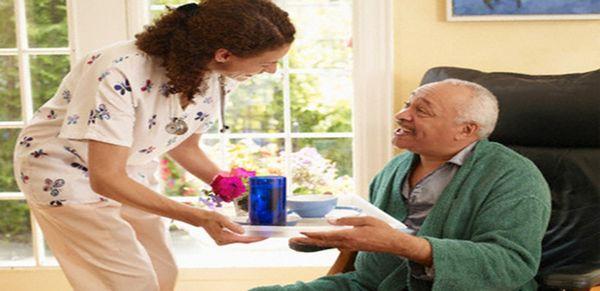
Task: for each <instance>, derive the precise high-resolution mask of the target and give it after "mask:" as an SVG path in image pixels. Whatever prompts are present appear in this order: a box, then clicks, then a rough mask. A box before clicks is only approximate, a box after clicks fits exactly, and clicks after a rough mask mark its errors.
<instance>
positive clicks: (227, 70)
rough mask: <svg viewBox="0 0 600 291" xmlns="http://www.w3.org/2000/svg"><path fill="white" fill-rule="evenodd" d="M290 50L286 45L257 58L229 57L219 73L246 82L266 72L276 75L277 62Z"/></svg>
mask: <svg viewBox="0 0 600 291" xmlns="http://www.w3.org/2000/svg"><path fill="white" fill-rule="evenodd" d="M289 49H290V45H284V46H282V47H280V48H277V49H274V50H271V51H267V52H264V53H261V54H259V55H257V56H253V57H246V58H242V57H237V56H235V55H229V56H228V58H227V61H226V62H224V63H222V64H221V65H220V67H219V69H218V71H219V72H220V73H221V74H224V75H225V76H227V77H229V78H232V79H235V80H237V81H245V80H247V79H249V78H251V77H253V76H255V75H258V74H262V73H264V72H267V73H270V74H274V73H275V72H276V71H277V62H278V61H279V60H280V59H281V58H283V56H285V54H287V52H288V50H289Z"/></svg>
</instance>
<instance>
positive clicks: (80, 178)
mask: <svg viewBox="0 0 600 291" xmlns="http://www.w3.org/2000/svg"><path fill="white" fill-rule="evenodd" d="M294 33H295V29H294V27H293V25H292V24H291V23H290V20H289V18H288V14H287V13H286V12H284V11H282V10H281V9H280V8H278V7H277V6H275V5H274V4H272V3H271V2H270V1H267V0H205V1H202V2H201V3H200V4H187V5H184V6H181V7H179V8H177V9H175V10H170V11H169V12H168V13H167V14H165V15H164V16H162V18H160V19H159V20H158V21H157V22H156V23H155V24H154V25H152V26H150V27H148V28H147V29H146V30H145V31H144V32H142V33H141V34H139V35H137V36H136V41H135V42H124V43H118V44H115V45H113V46H110V47H107V48H104V49H101V50H99V51H97V52H94V53H91V54H90V55H88V56H87V57H86V58H85V59H83V60H82V61H81V62H80V63H78V64H77V65H76V66H75V67H74V69H73V70H72V71H71V72H70V73H69V74H68V75H67V76H66V77H65V79H64V80H63V82H62V84H61V85H60V87H59V89H58V91H57V93H56V95H55V96H54V97H53V98H52V99H50V100H49V101H48V102H47V103H46V104H44V105H43V106H42V107H41V108H40V110H39V111H38V112H37V113H36V114H35V116H34V118H33V120H32V121H31V122H30V123H29V125H28V126H27V127H25V128H24V129H23V131H22V132H21V136H20V138H19V142H18V143H17V145H16V150H15V174H16V176H17V180H18V184H19V187H20V189H21V190H22V191H23V193H25V196H26V197H27V200H28V203H29V205H30V208H31V211H32V212H33V214H34V215H35V217H36V219H37V221H38V223H39V225H40V226H41V228H42V231H43V232H44V235H45V237H46V240H47V242H48V245H49V246H50V248H51V249H52V251H53V253H54V255H55V257H56V258H57V260H58V262H59V263H60V265H61V267H62V269H63V271H64V272H65V274H66V276H67V278H68V280H69V281H70V283H71V285H72V286H73V287H74V288H75V289H76V290H124V289H127V290H129V291H132V290H172V289H173V288H174V285H175V280H176V276H177V267H176V265H175V261H174V259H173V255H172V254H171V251H170V249H169V246H168V240H167V235H168V231H167V228H166V227H165V225H164V224H163V223H162V222H161V216H164V217H168V218H171V219H177V220H180V221H183V222H186V223H189V224H192V225H195V226H199V227H203V228H204V229H205V230H206V232H207V233H208V234H209V235H210V236H211V237H212V238H213V239H214V240H215V242H216V243H217V244H229V243H235V242H241V243H249V242H254V241H257V240H260V239H261V238H256V237H246V236H243V235H242V233H243V229H242V228H241V227H240V226H239V225H237V224H234V223H232V222H231V221H230V220H228V219H227V218H226V217H224V216H222V215H220V214H218V213H215V212H211V211H205V210H201V209H197V208H194V207H190V206H187V205H185V204H182V203H178V202H175V201H172V200H170V199H168V198H166V197H163V196H161V195H159V194H158V193H157V192H155V190H153V189H155V187H156V186H157V181H156V180H155V179H154V173H155V171H156V170H157V165H158V163H157V162H156V160H157V158H158V157H159V156H160V155H161V154H163V153H168V154H169V155H170V156H171V157H172V158H173V159H175V160H176V161H177V162H178V163H179V164H180V165H181V166H183V167H184V168H185V169H186V170H188V171H189V172H190V173H192V174H194V175H195V176H197V177H198V178H200V179H202V180H203V181H205V182H207V183H209V182H211V181H212V180H213V178H214V177H216V176H217V175H218V174H219V173H220V172H222V170H220V169H219V168H218V167H217V166H216V165H215V164H214V163H213V162H212V161H211V160H210V159H209V158H208V157H207V156H206V154H205V153H204V152H203V151H202V150H201V149H200V148H199V139H200V135H201V133H203V132H205V131H206V130H207V129H208V128H209V127H210V125H212V124H213V120H214V119H215V116H217V114H219V112H218V111H219V105H220V111H221V112H220V114H221V117H222V114H223V105H224V96H225V94H226V93H228V92H229V91H230V90H231V88H232V86H233V85H234V83H235V82H236V81H242V80H245V79H247V78H250V77H252V76H254V75H257V74H260V73H263V72H268V73H275V71H276V66H277V62H278V60H279V59H281V58H282V57H283V56H284V55H285V54H286V53H287V51H288V49H289V47H290V45H291V43H292V42H293V40H294ZM221 123H222V127H223V128H224V129H225V128H226V126H224V125H223V120H221Z"/></svg>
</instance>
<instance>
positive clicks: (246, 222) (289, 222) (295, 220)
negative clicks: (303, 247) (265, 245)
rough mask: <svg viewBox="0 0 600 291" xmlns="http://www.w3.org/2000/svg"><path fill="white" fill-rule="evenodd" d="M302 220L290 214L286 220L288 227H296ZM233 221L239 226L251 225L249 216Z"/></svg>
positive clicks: (236, 218) (235, 218)
mask: <svg viewBox="0 0 600 291" xmlns="http://www.w3.org/2000/svg"><path fill="white" fill-rule="evenodd" d="M300 219H302V217H300V216H298V214H295V213H290V214H288V216H287V218H286V221H287V224H286V226H294V225H296V224H298V221H300ZM231 220H233V222H235V223H237V224H241V225H251V224H250V218H249V217H248V216H236V217H233V218H232V219H231Z"/></svg>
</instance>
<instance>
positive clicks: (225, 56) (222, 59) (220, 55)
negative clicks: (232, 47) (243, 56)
mask: <svg viewBox="0 0 600 291" xmlns="http://www.w3.org/2000/svg"><path fill="white" fill-rule="evenodd" d="M231 56H232V54H231V52H230V51H228V50H227V49H224V48H220V49H218V50H217V51H215V61H216V62H217V63H226V62H227V61H229V59H230V58H231Z"/></svg>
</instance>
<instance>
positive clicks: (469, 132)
mask: <svg viewBox="0 0 600 291" xmlns="http://www.w3.org/2000/svg"><path fill="white" fill-rule="evenodd" d="M478 131H479V125H478V124H477V123H474V122H465V123H464V124H463V125H462V128H461V130H460V132H459V133H458V134H457V135H456V140H461V139H465V138H470V137H473V136H476V135H477V132H478Z"/></svg>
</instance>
